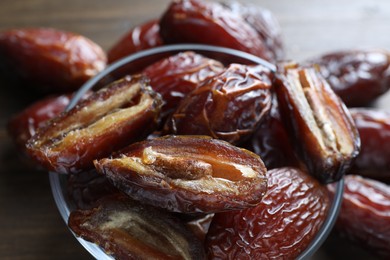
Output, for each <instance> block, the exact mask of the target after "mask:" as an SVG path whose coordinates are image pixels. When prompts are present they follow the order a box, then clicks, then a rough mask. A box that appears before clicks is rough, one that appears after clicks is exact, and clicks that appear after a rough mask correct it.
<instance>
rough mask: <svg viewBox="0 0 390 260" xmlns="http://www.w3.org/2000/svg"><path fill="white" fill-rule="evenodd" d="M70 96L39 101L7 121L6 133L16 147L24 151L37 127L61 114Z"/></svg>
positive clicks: (51, 97) (52, 97) (59, 96)
mask: <svg viewBox="0 0 390 260" xmlns="http://www.w3.org/2000/svg"><path fill="white" fill-rule="evenodd" d="M71 96H72V95H58V96H50V97H46V98H44V99H42V100H39V101H37V102H35V103H33V104H31V105H30V106H28V107H27V108H25V109H24V110H23V111H21V112H19V113H18V114H16V115H14V116H13V117H12V118H11V119H10V120H9V121H8V125H7V128H8V133H9V135H10V136H11V137H12V139H13V141H14V143H15V144H16V145H17V147H18V148H19V149H20V150H21V151H24V150H25V149H26V143H27V141H28V139H30V138H31V137H32V136H33V135H34V134H35V133H36V130H37V129H38V128H39V127H42V126H44V125H45V123H47V121H48V120H49V119H52V118H53V117H55V116H57V115H59V114H60V113H61V112H63V111H64V110H65V108H66V106H67V105H68V104H69V102H70V99H71Z"/></svg>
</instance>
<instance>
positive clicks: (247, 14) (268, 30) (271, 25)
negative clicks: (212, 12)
mask: <svg viewBox="0 0 390 260" xmlns="http://www.w3.org/2000/svg"><path fill="white" fill-rule="evenodd" d="M223 4H224V5H225V6H226V7H227V8H229V9H230V10H231V11H232V12H234V13H236V14H237V15H241V16H242V17H243V18H244V19H245V21H246V22H247V23H248V24H250V25H251V26H252V27H253V28H254V29H255V30H256V31H257V33H258V35H259V37H260V39H261V40H262V42H264V44H265V47H266V48H265V49H267V51H268V52H269V53H268V54H267V57H271V60H272V61H278V60H282V59H283V58H284V57H285V53H284V47H283V40H282V33H281V28H280V25H279V22H278V20H277V19H276V17H275V16H274V14H273V13H272V12H271V11H270V10H267V9H265V8H261V7H259V6H258V5H253V4H246V3H240V2H233V1H232V2H227V3H223Z"/></svg>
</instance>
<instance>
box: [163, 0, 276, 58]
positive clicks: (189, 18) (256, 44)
mask: <svg viewBox="0 0 390 260" xmlns="http://www.w3.org/2000/svg"><path fill="white" fill-rule="evenodd" d="M160 33H161V37H162V38H163V41H164V42H165V43H202V44H211V45H217V46H223V47H228V48H232V49H237V50H241V51H244V52H248V53H251V54H254V55H256V56H258V57H261V58H264V59H266V60H271V59H272V58H271V57H269V52H268V50H267V48H266V46H265V44H264V42H263V41H262V40H261V38H260V37H259V35H258V33H257V32H256V30H255V29H254V28H252V26H251V25H249V24H248V23H247V22H246V21H245V20H244V18H243V17H241V16H240V15H238V14H236V13H234V12H232V11H231V10H229V9H228V8H226V7H224V6H223V5H222V4H220V3H217V2H211V1H210V2H209V1H204V0H179V1H172V3H171V5H170V6H169V7H168V9H167V10H166V11H165V13H164V14H163V16H162V18H161V20H160Z"/></svg>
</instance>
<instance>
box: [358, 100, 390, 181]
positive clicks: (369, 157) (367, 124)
mask: <svg viewBox="0 0 390 260" xmlns="http://www.w3.org/2000/svg"><path fill="white" fill-rule="evenodd" d="M350 112H351V115H352V118H353V120H354V121H355V124H356V127H357V129H358V131H359V135H360V140H361V143H362V145H361V151H360V153H359V156H358V157H357V158H356V160H355V163H354V164H353V166H352V169H351V172H352V173H354V174H359V175H363V176H366V177H369V178H373V179H377V180H380V181H384V182H387V183H390V145H389V144H390V113H389V112H385V111H381V110H377V109H365V108H351V109H350Z"/></svg>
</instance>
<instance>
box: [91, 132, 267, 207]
mask: <svg viewBox="0 0 390 260" xmlns="http://www.w3.org/2000/svg"><path fill="white" fill-rule="evenodd" d="M94 163H95V167H96V169H97V170H98V172H100V173H103V174H105V175H106V176H107V177H108V178H109V179H111V180H112V182H113V183H114V185H115V186H116V187H117V188H119V189H120V190H122V191H124V192H125V193H127V194H128V195H129V196H130V197H132V198H133V199H135V200H137V201H142V202H144V203H147V204H150V205H153V206H156V207H160V208H164V209H167V210H169V211H173V212H182V213H213V212H218V211H225V210H233V209H242V208H246V207H253V206H255V205H256V204H258V203H259V202H260V200H261V198H262V197H263V195H264V193H265V192H266V189H267V180H266V178H265V173H266V168H265V166H264V164H263V162H262V161H261V159H260V157H258V156H257V155H255V154H254V153H251V152H249V151H247V150H244V149H240V148H238V147H235V146H233V145H231V144H229V143H227V142H224V141H222V140H217V139H212V138H209V137H207V136H202V137H201V136H165V137H161V138H156V139H151V140H146V141H143V142H139V143H135V144H133V145H130V146H129V147H128V148H126V149H124V150H123V151H122V152H120V153H119V154H118V155H116V156H114V157H112V158H104V159H100V160H95V161H94Z"/></svg>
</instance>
